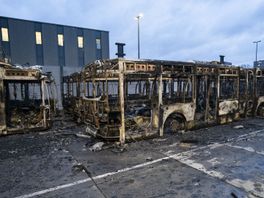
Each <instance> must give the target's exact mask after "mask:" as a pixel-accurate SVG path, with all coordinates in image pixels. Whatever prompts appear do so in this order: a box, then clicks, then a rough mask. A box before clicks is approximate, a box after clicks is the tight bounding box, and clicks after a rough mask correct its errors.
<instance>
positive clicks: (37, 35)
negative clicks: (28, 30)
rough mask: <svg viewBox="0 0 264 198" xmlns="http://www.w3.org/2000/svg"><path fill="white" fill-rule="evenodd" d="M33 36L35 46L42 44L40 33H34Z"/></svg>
mask: <svg viewBox="0 0 264 198" xmlns="http://www.w3.org/2000/svg"><path fill="white" fill-rule="evenodd" d="M35 35H36V44H37V45H41V44H42V37H41V32H35Z"/></svg>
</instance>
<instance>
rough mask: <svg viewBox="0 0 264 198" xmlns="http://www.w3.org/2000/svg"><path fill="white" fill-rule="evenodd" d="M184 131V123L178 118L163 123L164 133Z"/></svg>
mask: <svg viewBox="0 0 264 198" xmlns="http://www.w3.org/2000/svg"><path fill="white" fill-rule="evenodd" d="M183 129H184V121H183V120H182V119H180V118H173V117H171V118H168V119H167V120H166V122H165V132H166V133H177V132H179V131H180V130H183Z"/></svg>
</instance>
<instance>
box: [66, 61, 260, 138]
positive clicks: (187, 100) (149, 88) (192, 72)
mask: <svg viewBox="0 0 264 198" xmlns="http://www.w3.org/2000/svg"><path fill="white" fill-rule="evenodd" d="M263 74H264V72H263V71H262V70H260V69H257V71H253V70H250V69H244V68H240V67H236V66H226V65H223V64H221V65H219V64H213V63H189V62H180V61H163V60H126V59H112V60H102V61H96V62H95V63H92V64H90V65H87V66H85V68H84V69H83V71H82V72H80V73H77V74H74V75H71V76H68V77H64V78H63V79H64V86H65V87H68V88H67V89H65V90H66V92H65V93H64V96H65V98H64V108H65V110H67V111H68V112H69V113H70V114H72V115H74V116H75V117H76V118H77V119H78V120H81V122H84V123H86V124H87V131H89V132H91V133H93V134H94V135H96V136H100V137H103V138H108V139H119V140H120V142H122V143H124V142H125V140H128V139H134V138H138V137H147V136H151V135H160V136H162V135H163V134H164V132H166V130H164V129H165V128H169V129H175V131H177V130H184V129H191V128H193V127H199V126H205V125H210V124H217V123H219V124H221V123H226V122H231V121H233V120H236V119H239V118H240V117H241V116H243V115H246V116H247V115H250V114H249V113H248V112H249V111H252V112H253V114H254V112H255V114H257V113H258V114H260V112H263V113H264V103H263V102H264V99H263V97H264V91H260V88H258V87H259V86H258V85H259V83H263V86H264V80H262V79H264V75H263ZM258 82H259V83H258ZM75 84H77V86H75ZM69 87H71V89H70V88H69ZM81 87H82V89H83V91H82V94H83V95H82V94H75V93H74V92H76V93H78V92H80V93H81V91H80V90H79V89H81ZM74 89H77V90H76V91H74ZM251 103H253V105H252V104H251ZM262 106H263V107H262ZM258 108H261V109H263V110H257V109H258Z"/></svg>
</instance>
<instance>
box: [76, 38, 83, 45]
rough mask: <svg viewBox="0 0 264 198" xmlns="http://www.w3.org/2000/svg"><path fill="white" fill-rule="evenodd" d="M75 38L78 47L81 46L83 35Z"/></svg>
mask: <svg viewBox="0 0 264 198" xmlns="http://www.w3.org/2000/svg"><path fill="white" fill-rule="evenodd" d="M77 40H78V48H83V37H82V36H78V37H77Z"/></svg>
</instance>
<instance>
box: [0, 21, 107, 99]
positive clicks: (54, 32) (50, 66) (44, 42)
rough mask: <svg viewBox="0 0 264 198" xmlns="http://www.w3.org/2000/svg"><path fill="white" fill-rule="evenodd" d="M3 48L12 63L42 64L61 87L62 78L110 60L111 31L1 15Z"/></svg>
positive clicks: (0, 24)
mask: <svg viewBox="0 0 264 198" xmlns="http://www.w3.org/2000/svg"><path fill="white" fill-rule="evenodd" d="M0 29H1V31H0V38H1V42H0V49H1V51H2V56H4V57H5V58H7V59H9V61H11V63H13V64H19V65H22V66H29V65H41V66H43V70H44V71H47V72H52V74H53V76H54V77H55V79H56V83H57V86H58V95H59V96H60V91H61V87H60V84H61V83H60V82H61V77H62V76H63V75H67V74H70V73H73V72H75V71H80V69H81V68H82V66H83V65H85V64H87V63H90V62H92V61H94V60H97V59H108V58H109V32H108V31H102V30H94V29H88V28H81V27H73V26H68V25H59V24H52V23H44V22H37V21H29V20H22V19H15V18H9V17H3V16H0Z"/></svg>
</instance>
